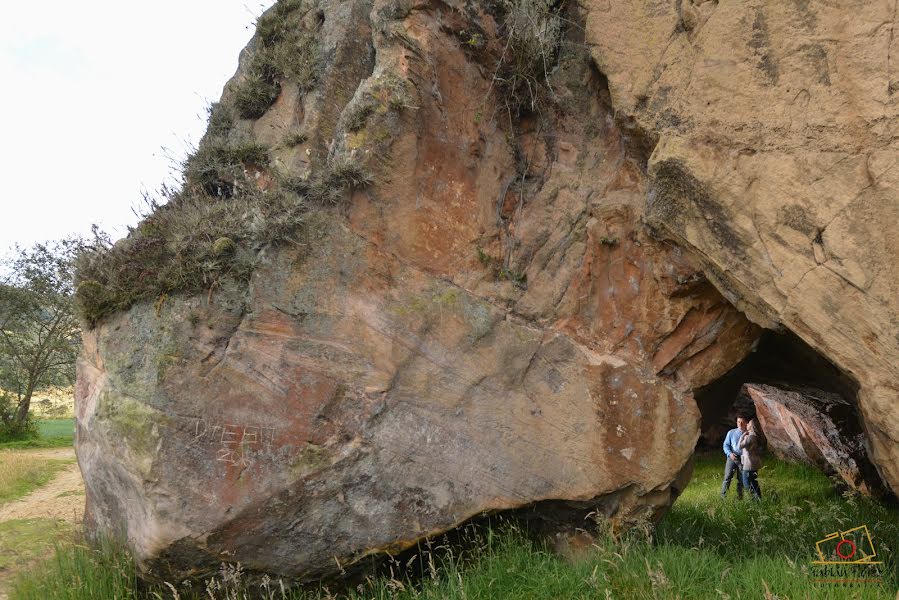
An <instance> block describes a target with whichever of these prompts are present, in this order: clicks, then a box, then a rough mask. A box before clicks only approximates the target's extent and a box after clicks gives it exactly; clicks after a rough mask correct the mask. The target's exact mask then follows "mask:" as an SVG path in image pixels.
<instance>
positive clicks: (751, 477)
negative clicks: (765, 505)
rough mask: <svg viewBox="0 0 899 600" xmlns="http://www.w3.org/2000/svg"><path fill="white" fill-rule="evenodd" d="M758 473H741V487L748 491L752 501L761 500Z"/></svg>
mask: <svg viewBox="0 0 899 600" xmlns="http://www.w3.org/2000/svg"><path fill="white" fill-rule="evenodd" d="M758 473H759V472H758V471H743V487H745V488H746V489H748V490H749V492H750V493H751V494H752V499H753V500H761V499H762V488H760V487H759V479H758Z"/></svg>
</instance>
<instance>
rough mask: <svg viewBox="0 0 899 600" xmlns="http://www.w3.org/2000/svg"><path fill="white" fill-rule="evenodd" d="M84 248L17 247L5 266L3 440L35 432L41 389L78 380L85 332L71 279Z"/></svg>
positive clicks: (0, 377) (0, 376)
mask: <svg viewBox="0 0 899 600" xmlns="http://www.w3.org/2000/svg"><path fill="white" fill-rule="evenodd" d="M83 246H84V244H83V242H82V241H81V240H80V239H67V240H63V241H60V242H53V243H47V244H35V245H34V246H32V247H31V248H20V247H18V246H17V247H16V248H15V252H14V253H13V255H12V256H11V257H10V258H8V259H6V260H4V261H3V262H2V266H0V273H2V275H0V437H24V436H27V435H28V434H29V433H30V431H31V429H30V418H29V414H30V413H29V411H30V408H31V398H32V396H33V395H34V392H35V391H36V390H39V389H41V388H42V387H45V386H48V385H55V384H62V383H68V382H72V381H74V376H75V359H76V357H77V354H78V347H79V341H80V333H81V330H80V326H79V322H78V319H77V317H76V316H75V309H74V290H73V283H72V281H73V279H72V275H73V262H74V258H75V256H76V255H77V253H78V252H79V251H80V250H81V249H82V248H83Z"/></svg>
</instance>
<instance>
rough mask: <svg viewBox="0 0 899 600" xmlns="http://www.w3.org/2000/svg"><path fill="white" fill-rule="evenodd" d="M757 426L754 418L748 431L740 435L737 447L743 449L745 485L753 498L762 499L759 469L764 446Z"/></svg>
mask: <svg viewBox="0 0 899 600" xmlns="http://www.w3.org/2000/svg"><path fill="white" fill-rule="evenodd" d="M755 428H756V425H755V420H754V419H753V420H752V421H750V422H749V424H748V425H747V426H746V432H745V433H744V434H743V435H742V436H740V441H739V442H738V443H737V447H738V448H740V450H741V455H740V466H741V468H742V469H743V487H744V488H746V489H747V490H749V493H750V494H752V499H753V500H761V499H762V489H761V488H760V487H759V480H758V470H759V469H760V468H761V467H762V448H761V442H760V441H759V436H758V433H757V432H756V430H755Z"/></svg>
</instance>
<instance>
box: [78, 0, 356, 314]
mask: <svg viewBox="0 0 899 600" xmlns="http://www.w3.org/2000/svg"><path fill="white" fill-rule="evenodd" d="M315 8H316V4H315V3H311V2H308V1H303V0H281V1H280V2H278V3H277V4H275V6H273V7H272V8H271V9H270V10H269V11H267V12H266V13H265V14H264V15H263V16H262V17H260V18H259V20H258V22H257V30H256V43H255V47H254V49H253V54H252V55H251V59H250V63H249V65H248V66H247V67H246V68H245V69H243V72H242V73H241V74H240V75H239V76H238V79H236V80H235V81H236V83H235V84H234V87H233V88H232V90H231V92H230V94H228V93H226V96H225V99H223V101H222V102H218V103H215V104H213V105H212V106H211V107H210V110H209V119H208V126H207V132H206V135H205V136H204V138H203V140H202V141H201V143H200V144H199V147H198V148H197V150H196V152H195V153H194V154H193V155H192V156H190V157H189V158H188V159H187V160H186V161H185V162H184V163H183V165H182V172H183V186H182V187H181V188H180V189H173V188H169V187H163V189H162V190H160V192H159V194H157V195H155V196H151V195H149V194H147V195H145V197H144V207H143V215H142V216H143V219H142V221H141V222H140V224H139V225H138V226H137V227H135V228H134V229H133V230H131V231H130V232H129V234H128V236H127V237H126V238H125V239H123V240H120V241H119V242H117V243H116V244H115V245H113V244H112V243H111V241H110V240H109V238H108V237H106V236H104V235H101V234H98V235H97V236H96V238H95V241H94V244H93V246H92V247H91V248H89V249H88V250H87V251H86V252H84V253H83V254H82V255H81V257H80V258H79V261H78V270H77V275H76V285H77V304H78V309H79V314H80V316H81V317H82V318H83V319H84V320H85V321H86V322H87V323H88V324H89V325H91V326H93V325H95V324H96V323H97V322H98V321H100V320H101V319H102V318H104V317H106V316H108V315H110V314H113V313H115V312H118V311H121V310H125V309H127V308H129V307H130V306H132V305H133V304H134V303H136V302H139V301H141V300H150V299H155V298H160V297H163V296H164V295H166V294H170V293H172V292H188V293H199V292H204V291H211V290H213V289H214V288H216V287H218V286H220V285H222V284H223V283H225V282H227V281H231V282H236V283H238V284H240V283H241V282H246V281H247V280H248V279H249V276H250V274H251V273H252V270H253V267H254V265H255V262H256V258H257V254H258V252H259V251H260V250H261V249H262V248H263V247H265V246H266V245H268V244H277V243H284V242H287V243H295V244H300V245H302V244H304V243H306V241H307V240H306V238H307V237H309V236H310V235H314V231H315V230H316V226H315V225H314V223H317V222H319V221H318V219H317V217H315V216H314V215H313V214H312V213H313V212H314V211H310V208H313V207H314V206H315V205H316V204H325V205H330V204H334V203H336V202H338V201H339V200H340V199H341V198H343V197H344V195H345V192H346V191H347V190H348V189H351V188H354V187H360V186H364V185H367V184H368V183H370V182H371V175H370V174H369V173H368V171H367V170H366V169H365V168H364V167H363V166H362V165H360V164H359V163H358V161H356V160H355V159H354V158H353V157H351V156H350V157H347V156H330V157H328V159H327V160H324V161H322V164H321V166H320V167H319V168H317V169H316V170H315V172H313V173H311V174H310V173H306V174H305V175H304V176H303V177H291V176H289V175H288V174H286V173H283V172H281V171H280V170H279V169H277V168H275V166H274V165H273V164H272V161H271V157H270V154H269V151H270V149H269V148H268V147H267V146H265V145H262V144H260V143H258V142H257V141H256V140H255V138H254V137H253V135H252V134H251V133H250V132H249V130H248V129H246V128H244V127H238V123H239V120H240V119H255V118H258V117H260V116H262V114H264V113H265V112H266V111H267V110H268V108H269V107H270V106H271V104H272V103H273V102H274V100H275V99H276V98H277V96H278V94H279V93H280V86H281V82H282V81H285V80H289V81H291V82H293V83H295V84H296V85H298V86H299V87H300V89H301V90H302V91H308V90H309V89H311V88H312V87H313V86H314V85H315V83H316V82H317V80H318V77H319V73H320V70H321V68H322V66H321V60H320V57H319V54H318V41H317V39H316V33H315V31H314V30H313V29H314V27H315V26H317V24H318V23H319V22H320V19H321V15H320V14H318V13H315V12H314V11H315Z"/></svg>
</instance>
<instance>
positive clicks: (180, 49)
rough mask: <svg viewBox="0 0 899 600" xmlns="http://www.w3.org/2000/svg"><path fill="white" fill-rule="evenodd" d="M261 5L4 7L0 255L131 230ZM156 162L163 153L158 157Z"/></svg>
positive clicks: (166, 0)
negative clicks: (96, 229)
mask: <svg viewBox="0 0 899 600" xmlns="http://www.w3.org/2000/svg"><path fill="white" fill-rule="evenodd" d="M271 4H273V1H272V0H266V1H265V2H260V1H259V0H250V1H244V0H155V1H153V2H122V1H121V0H80V1H78V2H72V0H44V1H42V2H28V1H27V0H26V1H20V2H5V3H4V6H3V10H2V16H0V123H2V137H0V178H2V189H0V208H2V214H0V253H2V252H3V251H5V250H6V249H7V248H8V247H9V246H11V245H13V244H15V243H20V244H26V245H27V244H31V243H33V242H35V241H45V240H49V239H56V238H60V237H64V236H66V235H68V234H71V233H82V234H87V233H89V232H90V227H91V224H92V223H97V224H99V225H100V226H101V227H102V228H103V229H105V230H107V231H108V232H109V233H110V234H112V235H113V237H115V238H117V237H121V236H122V235H124V234H125V233H126V228H125V227H126V226H127V225H128V224H133V223H134V222H135V221H136V219H135V217H134V215H133V214H132V212H131V207H132V206H133V205H134V204H136V203H137V201H139V200H140V197H141V195H140V192H141V190H142V189H156V188H158V187H159V185H160V184H161V183H162V182H163V181H165V180H166V179H167V178H169V179H171V178H172V177H173V174H172V171H171V167H172V161H173V159H174V160H175V161H178V160H180V159H182V158H183V157H184V155H185V153H186V151H187V149H188V147H189V145H190V144H195V143H196V142H197V141H198V140H199V138H200V136H201V135H202V133H203V130H204V127H205V106H206V105H207V104H208V103H209V102H212V101H215V100H217V99H218V97H219V95H220V94H221V90H222V86H223V85H224V84H225V82H226V81H227V80H228V78H230V77H231V75H233V73H234V71H235V69H236V68H237V57H238V54H239V53H240V50H241V48H243V47H244V45H246V43H247V42H248V41H249V39H250V37H251V35H252V32H253V27H252V24H253V22H254V20H255V18H256V17H257V16H258V15H259V14H261V12H262V11H263V10H264V9H265V7H267V6H269V5H271ZM164 149H165V150H164Z"/></svg>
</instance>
